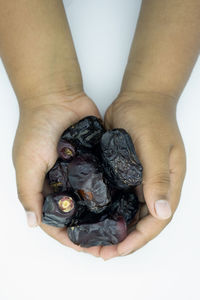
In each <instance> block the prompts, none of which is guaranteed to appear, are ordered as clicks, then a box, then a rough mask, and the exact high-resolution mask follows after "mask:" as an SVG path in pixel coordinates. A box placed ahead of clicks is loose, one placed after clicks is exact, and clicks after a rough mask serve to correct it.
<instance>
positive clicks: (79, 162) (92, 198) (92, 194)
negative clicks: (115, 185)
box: [68, 154, 111, 213]
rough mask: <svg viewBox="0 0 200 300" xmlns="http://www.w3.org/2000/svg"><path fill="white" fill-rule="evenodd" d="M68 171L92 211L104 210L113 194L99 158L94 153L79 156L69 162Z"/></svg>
mask: <svg viewBox="0 0 200 300" xmlns="http://www.w3.org/2000/svg"><path fill="white" fill-rule="evenodd" d="M68 172H69V173H68V178H69V182H70V184H71V186H72V188H73V189H74V190H77V191H78V193H79V194H80V195H81V197H82V198H83V199H84V201H85V204H86V205H87V207H88V208H89V209H90V210H91V211H92V212H95V213H100V212H102V211H103V210H104V209H105V206H106V205H107V204H108V203H109V202H110V201H111V196H110V191H109V188H108V186H107V185H106V183H105V181H104V178H103V172H102V170H101V166H100V162H99V161H98V159H97V158H96V157H95V156H94V155H92V154H84V155H82V156H77V157H75V158H74V159H73V161H72V162H71V163H70V164H69V166H68Z"/></svg>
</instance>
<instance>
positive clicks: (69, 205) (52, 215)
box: [42, 193, 77, 227]
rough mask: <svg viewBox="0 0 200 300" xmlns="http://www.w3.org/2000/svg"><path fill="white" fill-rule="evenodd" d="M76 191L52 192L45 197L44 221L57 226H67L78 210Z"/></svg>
mask: <svg viewBox="0 0 200 300" xmlns="http://www.w3.org/2000/svg"><path fill="white" fill-rule="evenodd" d="M76 199H77V196H76V195H75V194H74V193H61V194H51V195H48V196H47V197H46V198H45V201H44V205H43V217H42V222H43V223H45V224H48V225H52V226H56V227H65V226H67V225H68V224H69V223H70V222H71V219H72V217H73V215H74V214H75V212H76V204H75V201H76Z"/></svg>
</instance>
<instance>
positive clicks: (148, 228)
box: [117, 215, 170, 256]
mask: <svg viewBox="0 0 200 300" xmlns="http://www.w3.org/2000/svg"><path fill="white" fill-rule="evenodd" d="M169 221H170V219H168V220H158V219H156V218H154V217H153V216H151V215H148V216H146V217H145V218H143V219H141V220H140V221H139V223H138V224H137V226H136V229H135V230H134V231H133V232H132V233H130V234H129V235H128V236H127V238H126V239H125V240H124V241H122V242H121V243H119V244H118V246H117V255H120V256H124V255H128V254H129V253H132V252H133V251H134V252H135V251H136V250H138V249H139V248H141V247H143V246H144V245H145V244H147V243H148V242H149V241H151V240H152V239H153V238H154V237H156V236H157V235H158V234H159V233H160V232H161V231H162V230H163V229H164V227H165V226H166V225H167V224H168V223H169Z"/></svg>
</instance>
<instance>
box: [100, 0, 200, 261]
mask: <svg viewBox="0 0 200 300" xmlns="http://www.w3.org/2000/svg"><path fill="white" fill-rule="evenodd" d="M199 50H200V2H199V1H198V0H192V1H187V0H166V1H160V0H151V1H148V0H146V1H143V2H142V7H141V11H140V17H139V20H138V24H137V29H136V33H135V36H134V41H133V44H132V48H131V52H130V56H129V61H128V64H127V69H126V72H125V76H124V80H123V83H122V89H121V93H120V95H119V97H118V99H116V100H115V101H114V103H113V104H112V105H111V106H110V107H109V108H108V110H107V113H106V116H105V123H106V125H107V127H108V128H115V127H123V128H125V129H126V130H127V131H128V132H129V134H130V135H131V137H132V140H133V142H134V145H135V148H136V152H137V154H138V156H139V159H140V160H141V162H142V164H143V167H144V175H143V193H144V198H145V202H146V205H147V207H148V210H149V213H148V211H147V213H148V214H147V215H146V216H144V215H143V218H142V219H141V220H140V221H139V222H138V224H137V226H136V228H135V230H133V231H132V233H130V234H129V235H128V237H127V238H126V239H125V240H124V241H122V242H121V243H119V244H118V245H115V246H108V247H102V248H101V250H100V255H101V257H102V258H104V259H105V260H106V259H110V258H112V257H115V256H118V255H127V254H129V253H132V252H134V251H136V250H137V249H139V248H141V247H142V246H144V245H145V244H146V243H148V242H149V241H150V240H152V239H153V238H154V237H155V236H157V235H158V234H159V233H160V232H161V231H162V230H163V229H164V227H165V226H166V225H167V224H168V223H169V222H170V221H171V219H172V217H173V214H174V212H175V210H176V208H177V206H178V203H179V200H180V195H181V188H182V184H183V180H184V176H185V170H186V159H185V149H184V145H183V141H182V138H181V135H180V132H179V129H178V125H177V120H176V106H177V102H178V99H179V97H180V94H181V92H182V90H183V88H184V86H185V84H186V82H187V80H188V77H189V75H190V73H191V71H192V68H193V66H194V63H195V61H196V59H197V57H198V54H199ZM157 200H164V201H161V202H156V201H157ZM156 203H160V204H161V205H160V210H159V205H158V204H156ZM167 203H168V205H167ZM156 208H157V210H156ZM159 212H160V215H159ZM170 213H171V216H170Z"/></svg>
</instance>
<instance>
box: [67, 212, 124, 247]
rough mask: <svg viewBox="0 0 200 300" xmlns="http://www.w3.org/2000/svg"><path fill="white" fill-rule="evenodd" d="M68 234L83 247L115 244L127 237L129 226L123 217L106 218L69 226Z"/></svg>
mask: <svg viewBox="0 0 200 300" xmlns="http://www.w3.org/2000/svg"><path fill="white" fill-rule="evenodd" d="M67 232H68V236H69V238H70V240H71V241H72V242H73V243H75V244H76V245H80V246H82V247H86V248H87V247H92V246H106V245H114V244H117V243H119V242H121V241H122V240H124V239H125V237H126V236H127V226H126V222H125V220H124V219H123V217H119V218H118V219H116V220H115V219H105V220H104V221H102V222H98V223H94V224H83V225H80V226H76V227H69V228H68V230H67Z"/></svg>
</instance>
